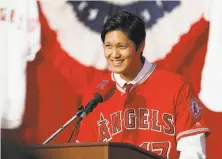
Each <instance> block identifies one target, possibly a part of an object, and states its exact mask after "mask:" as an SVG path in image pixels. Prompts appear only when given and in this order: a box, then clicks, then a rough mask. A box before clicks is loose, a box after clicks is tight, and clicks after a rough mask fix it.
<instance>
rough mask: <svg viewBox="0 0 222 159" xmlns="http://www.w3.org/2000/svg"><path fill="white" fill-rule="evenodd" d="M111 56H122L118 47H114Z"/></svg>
mask: <svg viewBox="0 0 222 159" xmlns="http://www.w3.org/2000/svg"><path fill="white" fill-rule="evenodd" d="M111 56H112V57H113V58H118V57H120V53H119V51H118V49H116V48H113V50H112V54H111Z"/></svg>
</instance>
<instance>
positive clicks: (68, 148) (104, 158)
mask: <svg viewBox="0 0 222 159" xmlns="http://www.w3.org/2000/svg"><path fill="white" fill-rule="evenodd" d="M29 152H30V153H31V154H32V155H34V156H36V158H38V159H164V158H163V157H161V156H158V155H156V154H154V153H151V152H148V151H146V150H144V149H142V148H140V147H137V146H134V145H132V144H127V143H77V144H60V145H50V144H49V145H36V146H32V147H30V148H29Z"/></svg>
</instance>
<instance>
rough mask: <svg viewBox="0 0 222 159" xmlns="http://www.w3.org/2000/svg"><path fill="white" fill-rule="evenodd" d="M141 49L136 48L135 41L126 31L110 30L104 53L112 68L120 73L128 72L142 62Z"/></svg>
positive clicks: (106, 38)
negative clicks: (129, 37)
mask: <svg viewBox="0 0 222 159" xmlns="http://www.w3.org/2000/svg"><path fill="white" fill-rule="evenodd" d="M139 50H140V49H138V51H137V50H136V47H135V44H134V43H133V41H131V40H130V39H128V37H127V36H126V35H125V34H124V32H122V31H119V30H115V31H111V32H108V33H107V34H106V36H105V41H104V55H105V58H106V60H107V62H108V65H109V66H110V68H111V70H112V71H113V72H115V73H118V74H128V73H129V71H133V70H134V68H136V65H138V64H139V63H140V52H139Z"/></svg>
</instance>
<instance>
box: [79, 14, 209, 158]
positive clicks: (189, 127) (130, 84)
mask: <svg viewBox="0 0 222 159" xmlns="http://www.w3.org/2000/svg"><path fill="white" fill-rule="evenodd" d="M145 37H146V31H145V26H144V22H143V21H142V20H141V19H140V18H139V17H137V16H135V15H132V14H130V13H128V12H125V11H121V12H118V13H116V14H115V15H113V16H112V17H110V18H109V19H108V20H107V21H106V23H105V24H104V26H103V30H102V32H101V39H102V41H103V44H104V56H105V57H106V60H107V62H108V64H109V66H110V68H111V70H112V72H111V74H109V75H108V76H106V77H104V79H109V80H113V81H114V82H116V87H117V89H116V91H115V93H114V94H113V96H112V97H111V98H110V99H109V100H108V101H106V102H104V103H101V104H100V105H99V106H98V107H97V108H96V109H95V110H94V112H93V113H91V114H89V115H88V116H87V117H86V118H85V119H84V120H83V122H82V123H81V126H80V133H79V136H78V140H79V141H80V142H85V141H87V142H126V143H131V144H135V145H137V146H140V147H142V148H144V149H146V150H148V151H151V152H154V153H156V154H158V155H161V156H163V157H166V158H180V159H183V158H192V159H199V158H205V157H206V155H205V134H206V133H208V132H209V130H208V128H206V127H205V125H204V122H203V118H202V114H203V112H202V110H201V109H202V104H201V103H200V101H199V99H198V98H197V96H196V95H195V94H194V92H193V91H192V87H191V85H190V83H188V82H187V81H185V80H184V79H183V78H182V77H181V76H179V75H177V74H174V73H171V72H168V71H166V70H161V69H160V68H158V67H156V65H154V64H151V63H149V62H148V61H147V60H146V59H145V58H144V57H143V56H142V53H143V50H144V47H145ZM101 80H103V79H101ZM97 83H98V82H97V81H95V82H94V84H92V86H91V88H93V87H95V84H97ZM91 88H89V89H91ZM88 92H90V91H88ZM89 96H91V95H90V94H89V93H88V94H87V93H86V95H85V101H86V102H87V99H89V98H88V97H89ZM83 104H85V103H83Z"/></svg>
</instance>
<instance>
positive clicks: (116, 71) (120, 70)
mask: <svg viewBox="0 0 222 159" xmlns="http://www.w3.org/2000/svg"><path fill="white" fill-rule="evenodd" d="M111 71H112V72H114V73H116V74H122V73H123V72H124V70H123V69H116V68H115V69H111Z"/></svg>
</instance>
